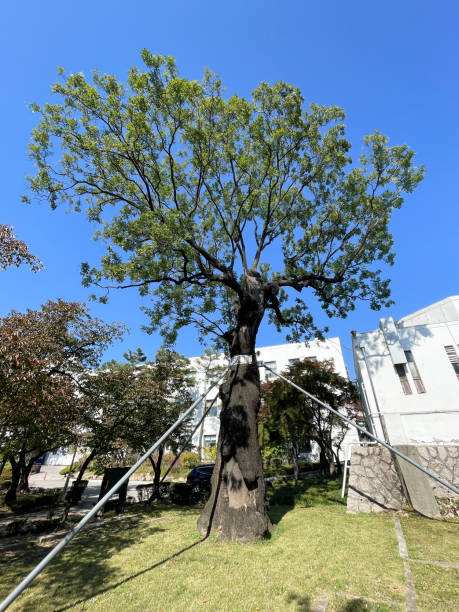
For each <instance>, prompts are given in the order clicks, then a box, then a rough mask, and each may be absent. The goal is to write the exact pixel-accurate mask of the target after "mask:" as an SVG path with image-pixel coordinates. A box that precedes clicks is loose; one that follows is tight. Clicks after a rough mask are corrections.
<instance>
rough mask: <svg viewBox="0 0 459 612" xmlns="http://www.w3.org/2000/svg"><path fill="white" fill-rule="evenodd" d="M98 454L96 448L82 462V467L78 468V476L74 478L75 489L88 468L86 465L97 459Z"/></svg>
mask: <svg viewBox="0 0 459 612" xmlns="http://www.w3.org/2000/svg"><path fill="white" fill-rule="evenodd" d="M98 452H99V449H98V448H95V449H93V450H92V451H91V452H90V453H89V455H88V456H87V457H86V459H85V460H84V461H83V464H82V466H81V468H80V471H79V472H78V476H77V477H76V480H75V483H74V486H75V487H77V486H78V485H79V484H80V482H81V481H82V480H83V476H84V473H85V472H86V470H87V468H88V465H89V464H90V463H91V461H92V460H93V459H94V458H95V457H97V453H98Z"/></svg>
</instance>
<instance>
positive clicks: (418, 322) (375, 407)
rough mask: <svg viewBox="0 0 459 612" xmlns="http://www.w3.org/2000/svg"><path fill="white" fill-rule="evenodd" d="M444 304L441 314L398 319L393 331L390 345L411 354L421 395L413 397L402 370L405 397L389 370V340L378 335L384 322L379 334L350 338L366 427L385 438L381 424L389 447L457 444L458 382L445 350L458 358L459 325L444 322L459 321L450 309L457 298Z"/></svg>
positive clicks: (409, 378) (413, 387) (433, 310)
mask: <svg viewBox="0 0 459 612" xmlns="http://www.w3.org/2000/svg"><path fill="white" fill-rule="evenodd" d="M443 302H445V304H443V308H442V309H440V308H439V305H438V304H436V305H433V306H432V308H431V310H429V309H424V310H423V311H420V312H418V313H414V315H410V316H408V317H405V318H404V319H401V320H400V321H399V322H398V323H396V324H395V328H394V329H395V331H396V335H397V338H395V340H394V344H397V342H398V343H399V347H400V348H401V350H402V352H404V351H411V353H412V355H413V358H414V361H415V363H416V366H417V369H418V372H419V374H420V377H421V380H422V384H423V387H424V390H425V392H423V393H419V392H418V390H417V388H416V384H415V381H414V380H413V376H412V374H411V372H410V369H409V367H406V369H405V371H406V378H407V382H408V383H409V385H410V388H411V392H412V393H411V394H410V395H405V393H404V391H403V388H402V384H401V382H400V378H399V376H398V374H397V371H396V369H395V366H394V354H393V352H392V353H391V348H392V349H393V347H391V346H390V345H391V342H392V339H391V338H390V337H389V338H388V334H387V333H386V334H385V333H384V331H383V330H384V325H385V321H386V320H381V322H380V329H378V330H375V331H373V332H368V333H361V334H355V335H354V336H353V351H354V362H355V367H356V374H357V379H358V382H359V383H360V386H361V395H362V396H363V400H364V401H363V403H364V405H365V408H366V413H367V421H368V422H367V425H369V426H372V427H373V428H374V432H375V434H376V435H378V436H379V437H382V438H384V427H383V425H384V424H385V428H386V433H387V436H388V439H389V441H390V443H392V444H411V443H419V444H420V443H426V444H428V443H437V444H444V443H457V442H459V379H458V377H457V375H456V373H455V370H454V369H453V366H452V364H451V362H450V360H449V358H448V355H447V353H446V350H445V346H454V347H455V348H456V351H457V353H458V355H459V320H451V319H448V318H447V316H449V317H452V316H458V318H459V314H456V308H455V306H456V302H457V303H458V305H459V298H456V297H454V298H447V300H444V301H443ZM440 304H441V303H440ZM446 314H447V316H446ZM442 316H443V320H440V319H441V317H442ZM423 321H424V322H423ZM362 348H363V350H362ZM364 353H365V354H364ZM365 357H366V359H365Z"/></svg>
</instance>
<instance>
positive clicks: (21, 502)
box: [9, 493, 59, 514]
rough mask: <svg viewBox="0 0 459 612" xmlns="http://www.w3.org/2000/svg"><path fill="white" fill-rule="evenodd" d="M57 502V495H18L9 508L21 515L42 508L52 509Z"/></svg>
mask: <svg viewBox="0 0 459 612" xmlns="http://www.w3.org/2000/svg"><path fill="white" fill-rule="evenodd" d="M58 502H59V493H40V494H38V495H18V497H17V499H16V501H14V502H11V503H10V504H9V507H10V508H11V510H13V512H16V513H18V514H22V513H24V512H31V511H34V510H41V509H43V508H52V507H54V506H56V505H57V504H58Z"/></svg>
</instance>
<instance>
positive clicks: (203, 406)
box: [199, 400, 205, 461]
mask: <svg viewBox="0 0 459 612" xmlns="http://www.w3.org/2000/svg"><path fill="white" fill-rule="evenodd" d="M204 411H205V400H202V414H201V416H202V415H203V414H204ZM204 421H205V418H203V419H202V421H201V427H200V428H199V461H202V460H203V450H204V449H203V444H202V441H203V438H204Z"/></svg>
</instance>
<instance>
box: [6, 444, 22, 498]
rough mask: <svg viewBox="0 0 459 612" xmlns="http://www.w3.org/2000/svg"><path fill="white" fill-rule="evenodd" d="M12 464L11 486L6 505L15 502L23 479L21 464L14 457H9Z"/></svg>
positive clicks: (7, 493)
mask: <svg viewBox="0 0 459 612" xmlns="http://www.w3.org/2000/svg"><path fill="white" fill-rule="evenodd" d="M8 458H9V460H10V464H11V484H10V487H9V489H8V491H7V492H6V495H5V504H6V505H8V504H10V503H11V502H15V501H16V499H17V497H16V493H17V490H18V487H19V481H20V479H21V465H20V462H18V461H16V460H15V458H14V457H13V456H10V457H8Z"/></svg>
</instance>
